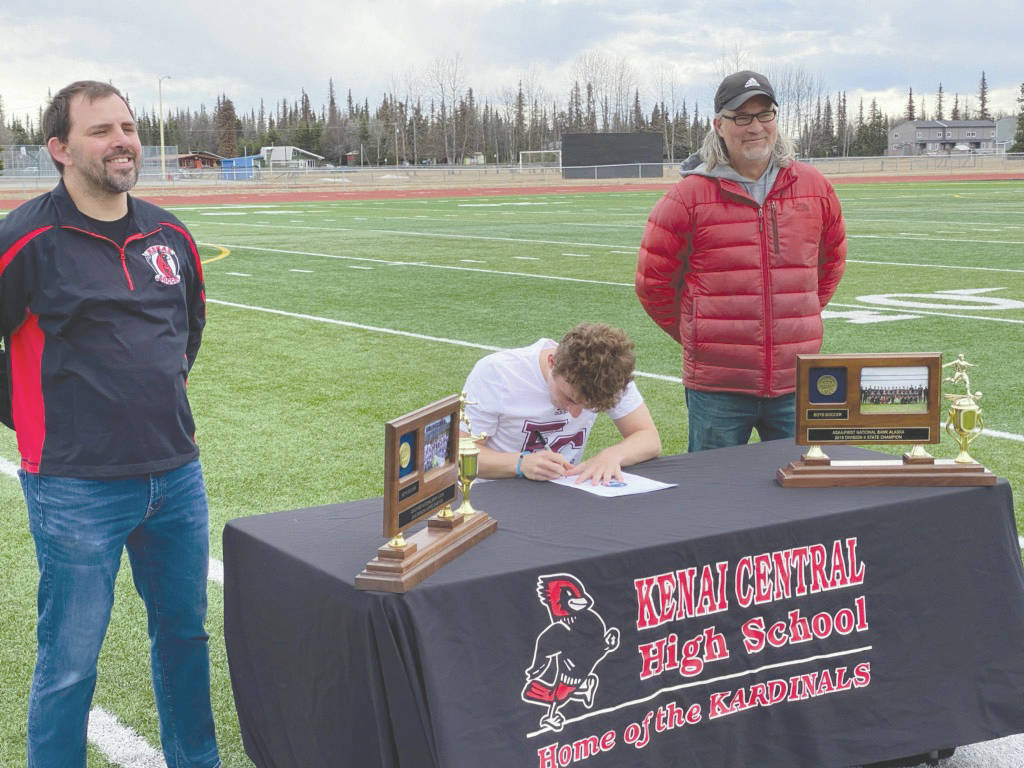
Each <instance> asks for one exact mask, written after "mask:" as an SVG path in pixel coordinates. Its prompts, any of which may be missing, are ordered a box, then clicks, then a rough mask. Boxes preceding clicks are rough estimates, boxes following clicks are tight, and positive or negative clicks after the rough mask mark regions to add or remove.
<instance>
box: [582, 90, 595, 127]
mask: <svg viewBox="0 0 1024 768" xmlns="http://www.w3.org/2000/svg"><path fill="white" fill-rule="evenodd" d="M585 127H586V129H587V131H588V132H590V133H595V132H596V131H597V104H596V103H595V101H594V85H593V83H590V82H588V83H587V116H586V123H585Z"/></svg>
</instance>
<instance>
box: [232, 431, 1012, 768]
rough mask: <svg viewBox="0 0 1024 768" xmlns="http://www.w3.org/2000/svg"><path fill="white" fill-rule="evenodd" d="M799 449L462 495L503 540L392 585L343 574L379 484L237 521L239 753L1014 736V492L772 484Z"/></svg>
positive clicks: (827, 749)
mask: <svg viewBox="0 0 1024 768" xmlns="http://www.w3.org/2000/svg"><path fill="white" fill-rule="evenodd" d="M799 452H800V449H799V448H798V447H796V446H795V445H794V444H793V443H792V442H791V441H776V442H771V443H764V444H755V445H750V446H742V447H737V448H727V449H721V450H716V451H708V452H706V453H700V454H692V455H686V456H674V457H666V458H660V459H657V460H654V461H651V462H647V463H645V464H642V465H638V466H637V467H635V468H634V469H635V471H636V472H637V473H638V474H642V475H645V476H647V477H651V478H654V479H657V480H663V481H666V482H671V483H676V484H677V486H676V487H674V488H671V489H667V490H663V491H658V492H655V493H650V494H646V495H642V496H625V497H621V498H616V499H601V498H597V497H594V496H591V495H590V494H586V493H583V492H581V491H578V490H575V489H571V488H562V487H557V486H553V485H551V484H547V483H533V482H530V481H525V480H502V481H497V482H493V483H485V484H478V485H477V486H474V490H473V500H474V504H476V505H477V506H478V507H480V508H483V509H486V510H487V511H488V512H489V513H490V514H491V515H492V516H494V517H495V518H497V520H498V522H499V529H498V531H497V532H496V533H494V534H493V535H492V536H490V537H488V538H487V539H485V540H483V541H482V542H480V543H479V544H477V545H476V546H475V547H473V548H472V549H471V550H469V551H468V552H466V553H465V554H463V555H462V556H461V557H459V558H458V559H456V560H455V561H453V562H452V563H449V564H448V565H446V566H445V567H444V568H442V569H441V570H440V571H438V572H437V573H435V574H433V575H432V576H430V577H429V578H428V579H427V580H425V581H424V582H423V583H422V584H420V585H419V586H418V587H416V588H415V589H414V590H412V591H411V592H409V593H407V594H405V595H393V594H384V593H377V592H361V591H358V590H356V589H355V588H354V587H353V580H354V577H355V575H356V573H357V572H358V571H359V570H360V569H361V568H362V567H363V566H364V564H365V563H366V561H367V560H368V559H369V558H370V557H371V556H372V555H373V554H374V552H375V550H376V547H377V546H379V545H380V544H381V543H382V537H381V534H380V517H381V500H380V499H372V500H367V501H358V502H352V503H347V504H333V505H329V506H324V507H317V508H312V509H302V510H294V511H287V512H279V513H273V514H268V515H262V516H257V517H247V518H241V519H237V520H233V521H231V522H230V523H229V524H228V525H227V526H226V528H225V530H224V586H225V599H224V602H225V622H224V627H225V637H226V641H227V649H228V659H229V664H230V670H231V679H232V684H233V686H234V694H235V701H236V703H237V708H238V716H239V721H240V723H241V730H242V738H243V742H244V745H245V749H246V751H247V753H248V754H249V756H250V757H251V758H252V760H253V762H254V763H255V764H256V765H257V766H258V767H259V768H298V767H300V766H301V767H302V768H315V767H316V766H323V767H324V768H327V767H328V766H329V767H330V768H338V767H339V766H358V768H376V767H377V766H380V767H381V768H393V767H394V766H400V767H401V768H409V767H410V766H413V767H415V768H419V767H420V766H426V767H432V766H436V767H438V768H480V767H481V766H483V767H485V768H505V767H506V766H507V767H508V768H532V767H533V766H536V767H537V768H570V766H572V767H573V768H575V767H576V766H580V768H602V767H607V766H652V767H653V766H657V767H658V768H665V767H666V766H692V767H693V768H706V767H711V766H714V768H723V767H725V766H751V765H756V766H787V768H790V767H792V766H810V767H813V768H819V767H821V766H844V765H856V764H861V763H865V762H870V761H876V760H882V759H888V758H892V757H897V756H903V755H911V754H918V753H922V752H926V751H929V750H932V749H936V748H940V747H947V746H954V745H960V744H967V743H972V742H977V741H983V740H987V739H991V738H996V737H1000V736H1005V735H1009V734H1011V733H1018V732H1024V569H1022V567H1021V559H1020V552H1019V549H1018V542H1017V532H1016V526H1015V522H1014V517H1013V504H1012V498H1011V492H1010V488H1009V486H1008V484H1007V483H1006V482H1005V481H1004V480H1000V481H999V482H998V483H997V484H996V485H995V486H993V487H989V488H978V487H975V488H937V487H923V488H896V487H889V488H822V489H814V488H807V489H785V488H781V487H779V486H778V485H776V483H775V482H774V479H773V478H774V473H775V469H776V468H777V467H779V466H782V465H783V464H785V463H786V462H788V461H789V460H791V459H793V458H796V457H797V456H798V455H799ZM830 453H833V454H834V455H835V456H836V457H837V458H856V457H864V456H877V454H871V453H870V452H868V451H862V450H860V449H858V448H850V447H844V448H836V449H834V451H830ZM527 672H529V676H530V678H531V680H530V681H529V682H528V679H527Z"/></svg>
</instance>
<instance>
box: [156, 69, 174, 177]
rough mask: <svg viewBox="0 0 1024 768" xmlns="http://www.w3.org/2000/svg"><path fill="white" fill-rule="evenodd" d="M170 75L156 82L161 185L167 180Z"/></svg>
mask: <svg viewBox="0 0 1024 768" xmlns="http://www.w3.org/2000/svg"><path fill="white" fill-rule="evenodd" d="M170 79H171V76H170V75H163V76H162V77H159V78H158V79H157V81H156V92H157V98H158V99H159V101H160V183H163V182H164V180H165V179H166V178H167V160H166V156H165V155H164V88H163V85H164V80H170Z"/></svg>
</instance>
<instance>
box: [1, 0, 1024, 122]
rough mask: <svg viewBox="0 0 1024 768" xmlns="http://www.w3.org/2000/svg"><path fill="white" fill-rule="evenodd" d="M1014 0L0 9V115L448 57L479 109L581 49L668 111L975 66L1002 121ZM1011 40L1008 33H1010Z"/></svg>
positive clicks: (384, 72) (884, 89)
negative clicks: (804, 84) (777, 87)
mask: <svg viewBox="0 0 1024 768" xmlns="http://www.w3.org/2000/svg"><path fill="white" fill-rule="evenodd" d="M1018 15H1019V14H1018V11H1016V9H1015V4H1014V5H1011V4H1010V2H1009V0H992V2H990V3H989V4H988V5H986V7H985V12H984V13H983V14H974V15H971V14H970V13H969V12H967V11H965V10H964V7H963V6H962V4H958V3H954V2H953V1H952V0H931V2H923V0H907V1H906V2H902V3H898V4H892V3H890V2H883V0H860V2H858V3H852V4H845V5H842V4H841V5H838V6H835V7H832V8H830V9H829V12H828V13H823V12H822V10H821V5H820V3H818V2H811V1H810V0H788V1H785V0H783V1H782V2H777V3H775V4H774V5H773V6H772V7H771V8H768V7H756V6H751V5H750V4H749V3H748V2H739V0H718V1H717V2H713V1H712V0H695V1H694V2H690V3H686V4H681V3H679V2H678V0H671V1H670V0H648V2H645V3H643V4H640V3H633V2H625V3H623V2H621V1H618V2H611V0H598V1H597V2H584V1H583V0H424V1H423V2H420V3H417V4H410V3H408V2H405V1H404V0H402V1H401V2H400V1H399V0H349V2H346V3H339V4H326V3H322V2H313V1H312V0H294V2H292V3H291V4H287V5H285V4H279V3H271V2H264V1H263V0H247V2H241V1H240V0H224V1H223V2H219V3H211V2H209V0H178V1H177V2H176V3H175V4H174V6H173V8H168V7H167V6H159V5H153V4H148V5H147V4H142V5H136V6H133V7H132V8H131V9H130V10H126V8H125V6H124V5H123V4H114V3H110V2H107V1H106V0H94V2H93V3H92V4H89V5H81V4H78V3H72V2H71V0H39V1H38V2H33V3H31V4H29V5H24V6H22V7H21V8H19V13H18V15H17V16H14V15H13V14H11V13H10V12H7V11H0V28H3V29H4V42H5V50H4V59H3V66H2V68H0V96H2V97H3V100H4V106H5V109H6V112H7V114H8V115H22V114H24V113H26V112H27V113H29V114H30V115H33V116H34V115H35V114H37V112H38V110H39V108H40V107H41V106H42V105H43V104H44V102H45V99H46V94H47V91H48V90H55V89H57V88H60V87H61V86H63V85H65V84H67V83H68V82H71V81H72V80H75V79H80V78H82V77H91V78H96V79H102V80H111V81H112V82H114V84H115V85H118V86H119V87H121V88H123V89H124V90H126V91H127V92H128V94H129V96H130V97H131V98H132V100H133V103H134V104H135V105H136V107H137V108H142V109H147V110H148V109H155V107H156V103H157V81H158V79H159V78H160V77H162V76H164V75H170V77H171V79H169V80H164V81H163V97H164V105H165V107H166V108H168V109H174V108H178V107H187V108H198V106H199V104H205V105H206V107H207V108H208V109H210V108H212V106H213V104H214V103H215V101H216V99H217V96H218V95H220V94H222V93H223V94H227V95H228V96H230V97H231V99H232V100H233V101H234V102H235V105H236V108H238V109H239V110H244V111H248V110H249V109H255V108H258V106H259V100H260V99H261V98H262V99H264V101H265V103H266V105H267V106H268V108H269V107H270V105H272V104H274V103H275V102H279V101H280V100H281V99H287V100H288V101H293V100H296V99H297V98H298V97H299V95H300V91H301V90H302V89H305V90H306V91H307V93H309V96H310V98H311V100H312V101H313V103H314V105H316V106H317V107H319V106H320V105H321V104H323V103H325V102H326V100H327V88H328V80H329V79H331V78H333V80H334V84H335V88H336V90H337V93H338V97H339V98H340V99H342V100H344V98H345V95H346V93H347V91H348V90H349V89H351V91H352V94H353V97H354V98H355V99H357V100H358V101H360V102H361V101H363V99H367V100H368V101H369V102H370V103H371V104H374V103H377V102H379V101H380V98H381V95H382V94H383V93H384V92H386V91H392V90H395V91H397V92H399V93H402V92H403V91H404V90H406V86H407V85H408V84H409V83H410V82H411V81H413V80H415V79H419V80H420V81H421V82H420V84H419V85H418V87H417V88H416V89H412V90H419V91H420V93H421V94H422V95H424V96H426V97H428V98H429V88H428V85H427V83H426V82H424V80H425V75H426V73H427V72H428V71H429V69H430V67H431V65H432V63H434V62H436V61H438V60H441V59H445V58H449V57H453V56H456V55H458V56H459V58H460V60H461V63H462V67H463V75H464V77H463V83H464V85H466V86H472V87H473V88H474V91H475V92H476V95H477V97H478V99H483V98H489V99H492V100H494V99H499V98H500V96H501V94H502V93H503V92H504V91H506V90H509V89H515V88H516V85H517V83H518V81H519V79H520V78H521V77H523V76H524V75H529V74H530V73H533V75H532V76H533V77H534V79H535V80H537V81H538V83H539V85H541V86H543V90H544V92H545V94H546V95H547V96H548V97H550V98H553V99H557V100H558V101H559V102H560V103H563V104H564V102H565V101H566V99H567V97H568V93H569V89H570V88H571V85H572V80H573V77H574V74H576V72H575V69H576V67H575V62H577V60H578V59H579V57H580V56H581V55H583V54H586V53H587V52H591V53H593V52H599V53H601V54H602V55H604V56H606V57H608V58H609V59H610V60H612V61H618V60H621V59H625V60H626V61H628V63H629V65H630V67H631V68H632V70H633V71H634V72H635V73H636V79H637V83H636V87H638V88H639V90H640V94H641V99H642V100H643V102H644V104H645V106H647V108H650V106H651V105H652V103H653V99H654V98H656V97H660V96H661V95H662V93H663V92H664V91H665V88H666V86H667V85H671V84H673V83H674V84H675V86H676V88H677V91H676V98H677V103H678V102H680V101H682V99H685V100H686V101H687V103H688V104H691V105H692V103H693V102H694V101H695V100H697V101H700V103H702V104H707V103H709V102H710V100H711V97H712V95H713V93H714V89H715V87H716V86H717V83H718V81H719V80H720V79H721V76H722V75H723V74H725V73H726V71H731V70H732V69H735V68H737V66H738V65H742V66H751V67H754V68H759V69H761V70H762V71H770V70H774V71H781V70H782V69H785V68H790V69H799V70H800V71H802V72H805V73H807V74H809V75H812V76H814V77H816V78H818V79H819V80H820V81H821V83H822V84H823V87H824V90H825V92H827V93H831V94H834V93H836V92H838V91H846V92H847V98H848V100H849V101H851V102H852V101H853V98H852V97H853V96H856V98H859V97H860V96H862V95H863V96H864V97H865V98H866V100H867V101H870V98H877V99H878V100H879V103H880V105H882V106H883V108H884V109H885V110H886V111H888V112H890V113H893V112H898V111H899V112H901V111H902V109H903V104H905V102H906V90H907V88H909V87H913V88H914V92H915V94H918V93H925V94H927V95H926V101H927V103H928V104H929V105H933V104H934V91H935V89H936V88H937V86H938V83H939V82H942V83H943V87H944V89H945V91H946V94H947V97H948V98H949V100H950V103H951V98H952V94H954V93H960V94H963V95H969V96H970V98H971V101H972V103H973V102H975V101H976V100H977V91H978V82H979V80H980V75H981V70H982V69H984V70H985V72H986V76H987V78H988V84H989V88H990V97H991V101H992V107H993V109H1000V110H1004V111H1007V112H1016V111H1017V104H1016V101H1015V98H1016V95H1017V93H1018V89H1019V84H1020V83H1019V80H1020V79H1021V78H1022V77H1024V73H1022V72H1021V70H1020V66H1019V60H1020V55H1019V50H1018V49H1019V39H1020V35H1019V34H1014V30H1013V29H1012V27H1013V25H1015V24H1016V25H1017V26H1018V27H1019V26H1020V23H1019V22H1016V21H1015V19H1017V18H1018ZM1017 31H1021V30H1019V29H1018V30H1017Z"/></svg>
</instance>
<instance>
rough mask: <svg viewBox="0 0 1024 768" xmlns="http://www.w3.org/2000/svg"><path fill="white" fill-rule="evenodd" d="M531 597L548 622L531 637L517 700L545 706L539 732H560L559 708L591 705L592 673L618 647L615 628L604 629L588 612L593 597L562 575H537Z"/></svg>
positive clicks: (594, 678) (576, 581)
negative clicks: (530, 656) (533, 642)
mask: <svg viewBox="0 0 1024 768" xmlns="http://www.w3.org/2000/svg"><path fill="white" fill-rule="evenodd" d="M537 596H538V597H539V598H540V602H541V605H543V606H544V607H545V608H546V609H547V611H548V619H549V621H550V623H549V624H548V626H547V627H545V628H544V630H543V631H542V632H541V633H540V634H539V635H538V636H537V643H536V645H535V647H534V651H533V663H532V664H531V665H530V667H529V668H528V669H527V670H526V687H524V688H523V693H522V699H523V701H525V702H527V703H529V704H536V705H538V706H542V707H545V708H546V711H545V713H544V715H543V716H542V717H541V719H540V725H541V727H542V728H550V729H551V730H553V731H560V730H562V726H563V724H564V723H565V716H564V715H563V714H562V712H561V710H562V709H563V708H564V707H565V706H566V705H568V704H569V702H572V701H577V702H580V703H582V704H583V706H584V708H586V709H590V708H591V707H593V706H594V695H595V694H596V693H597V684H598V683H599V682H600V680H599V678H598V676H597V675H596V674H595V673H594V670H595V669H596V668H597V665H598V664H599V663H600V662H601V660H602V659H604V657H605V656H607V655H608V654H609V653H611V652H612V651H614V650H615V649H616V648H618V647H619V630H618V629H616V628H615V627H612V628H611V629H608V628H607V627H605V623H604V619H602V618H601V616H600V614H598V613H597V611H595V610H594V608H593V605H594V599H593V598H592V597H591V596H590V595H588V594H587V591H586V590H585V589H584V588H583V584H582V583H581V582H580V580H579V579H577V578H576V577H575V576H571V575H570V574H568V573H556V574H551V575H548V576H540V577H539V578H538V579H537Z"/></svg>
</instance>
